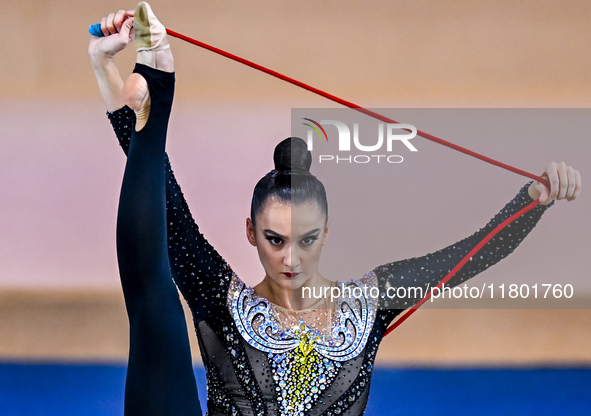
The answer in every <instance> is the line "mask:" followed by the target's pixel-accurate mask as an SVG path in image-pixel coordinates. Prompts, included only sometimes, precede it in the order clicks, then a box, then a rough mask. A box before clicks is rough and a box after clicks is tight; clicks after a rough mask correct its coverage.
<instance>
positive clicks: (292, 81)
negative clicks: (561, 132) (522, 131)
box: [166, 29, 550, 336]
mask: <svg viewBox="0 0 591 416" xmlns="http://www.w3.org/2000/svg"><path fill="white" fill-rule="evenodd" d="M166 33H168V34H169V35H170V36H174V37H175V38H179V39H181V40H184V41H186V42H189V43H191V44H193V45H196V46H199V47H201V48H204V49H207V50H209V51H212V52H215V53H217V54H219V55H222V56H225V57H226V58H230V59H232V60H234V61H236V62H240V63H241V64H244V65H247V66H249V67H251V68H254V69H257V70H259V71H261V72H264V73H266V74H269V75H272V76H274V77H275V78H279V79H280V80H283V81H286V82H289V83H290V84H293V85H296V86H298V87H300V88H303V89H305V90H308V91H311V92H313V93H314V94H318V95H320V96H322V97H325V98H328V99H329V100H331V101H334V102H336V103H339V104H342V105H344V106H345V107H349V108H353V109H355V110H357V111H359V112H361V113H364V114H367V115H368V116H370V117H373V118H375V119H378V120H380V121H384V122H386V123H397V124H399V122H398V121H394V120H392V119H390V118H388V117H385V116H383V115H381V114H378V113H376V112H373V111H371V110H368V109H366V108H363V107H361V106H359V105H357V104H354V103H352V102H350V101H346V100H343V99H342V98H339V97H337V96H334V95H332V94H329V93H327V92H324V91H322V90H319V89H318V88H314V87H312V86H311V85H308V84H304V83H303V82H300V81H298V80H295V79H293V78H290V77H288V76H286V75H283V74H280V73H279V72H276V71H273V70H272V69H269V68H265V67H264V66H261V65H259V64H256V63H254V62H252V61H249V60H247V59H244V58H241V57H239V56H236V55H234V54H231V53H229V52H226V51H223V50H221V49H218V48H216V47H214V46H211V45H208V44H206V43H203V42H200V41H198V40H195V39H192V38H190V37H188V36H185V35H181V34H180V33H177V32H174V31H172V30H170V29H166ZM417 135H418V136H421V137H424V138H425V139H428V140H431V141H433V142H436V143H439V144H442V145H444V146H447V147H450V148H452V149H454V150H457V151H459V152H462V153H465V154H467V155H470V156H473V157H475V158H478V159H480V160H483V161H485V162H487V163H490V164H493V165H495V166H498V167H500V168H503V169H506V170H509V171H511V172H514V173H517V174H519V175H522V176H526V177H528V178H531V179H534V180H536V181H538V182H540V183H542V184H544V186H546V188H548V189H550V183H549V182H548V181H547V180H545V179H544V178H542V177H540V176H537V175H534V174H533V173H529V172H526V171H524V170H521V169H518V168H516V167H513V166H510V165H507V164H505V163H502V162H499V161H497V160H495V159H491V158H490V157H487V156H484V155H481V154H479V153H476V152H473V151H471V150H468V149H466V148H464V147H461V146H458V145H456V144H453V143H450V142H448V141H445V140H443V139H440V138H439V137H436V136H433V135H431V134H428V133H425V132H422V131H420V130H417ZM539 203H540V201H539V200H537V201H533V202H532V203H531V204H529V205H528V206H526V207H525V208H523V209H521V210H520V211H519V212H516V213H515V214H513V215H512V216H510V217H509V218H507V219H506V220H505V221H503V222H502V223H501V224H499V225H498V226H497V227H495V229H494V230H492V231H491V232H490V233H489V234H488V235H487V236H486V237H485V238H484V239H483V240H482V241H481V242H480V243H478V244H477V245H476V246H475V247H474V248H473V249H472V250H471V251H470V252H469V253H468V254H467V255H466V256H465V257H464V258H463V259H462V261H460V262H459V263H458V264H457V265H456V266H455V267H454V268H453V269H452V270H451V271H450V272H449V273H448V274H447V276H445V277H444V278H443V280H441V282H439V284H438V285H437V286H436V287H437V288H441V287H442V285H443V284H444V283H447V282H448V281H449V279H451V278H452V277H453V276H454V275H455V274H456V273H457V272H458V270H460V268H462V266H463V265H464V264H466V262H468V260H469V259H470V257H472V256H473V255H474V254H476V252H478V250H480V249H481V248H482V247H483V246H484V245H485V244H486V243H487V242H488V241H490V239H491V238H493V237H494V236H495V235H496V234H497V233H498V232H499V231H501V230H502V229H503V228H505V227H506V226H507V225H508V224H510V223H511V222H513V221H514V220H515V219H517V218H519V217H520V216H522V215H523V214H525V213H526V212H528V211H529V210H531V209H533V208H535V207H536V206H538V205H539ZM430 297H431V292H428V293H427V294H426V295H425V296H424V297H423V298H422V299H421V300H420V301H419V302H418V303H417V304H416V305H415V306H414V307H413V308H412V309H409V310H407V311H406V312H405V313H404V314H403V315H402V316H401V317H400V318H399V319H397V320H396V321H395V322H394V323H393V324H392V325H390V327H389V328H388V330H387V331H386V332H385V334H384V336H386V335H388V334H389V333H390V332H392V331H393V330H394V329H396V328H398V327H399V326H400V324H402V322H404V321H405V320H406V319H408V317H409V316H410V315H412V314H413V313H414V312H415V311H416V310H417V308H419V307H420V306H421V305H422V304H423V303H425V302H426V301H427V300H428V299H429V298H430Z"/></svg>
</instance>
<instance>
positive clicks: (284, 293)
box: [254, 272, 332, 310]
mask: <svg viewBox="0 0 591 416" xmlns="http://www.w3.org/2000/svg"><path fill="white" fill-rule="evenodd" d="M331 284H332V282H331V281H330V280H327V279H325V278H324V277H323V276H322V275H321V274H320V273H318V272H316V274H315V275H314V276H313V277H312V278H311V279H309V280H308V281H306V282H305V283H304V284H303V285H302V286H301V287H299V288H297V289H291V288H285V287H283V286H281V285H278V284H277V283H276V282H274V281H273V279H271V278H270V277H269V276H268V275H265V278H264V279H263V281H262V282H261V283H259V284H258V285H256V286H255V287H254V290H255V293H256V294H257V295H259V296H262V297H264V298H267V299H268V300H269V301H270V302H272V303H274V304H276V305H279V306H281V307H282V308H286V309H293V310H301V309H309V308H311V307H312V306H314V305H315V304H316V303H318V301H319V300H320V299H318V298H314V297H312V296H308V293H309V292H308V291H306V295H307V296H305V297H304V296H302V293H304V288H314V287H316V288H319V287H320V288H323V287H329V286H331Z"/></svg>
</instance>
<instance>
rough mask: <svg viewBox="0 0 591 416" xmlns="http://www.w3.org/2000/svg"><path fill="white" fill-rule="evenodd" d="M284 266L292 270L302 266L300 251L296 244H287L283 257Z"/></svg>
mask: <svg viewBox="0 0 591 416" xmlns="http://www.w3.org/2000/svg"><path fill="white" fill-rule="evenodd" d="M283 265H284V266H285V267H287V268H289V269H290V270H295V269H296V268H297V267H298V266H299V265H300V262H299V254H298V249H297V245H296V244H295V243H294V244H286V246H285V253H284V255H283Z"/></svg>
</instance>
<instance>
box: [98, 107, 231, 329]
mask: <svg viewBox="0 0 591 416" xmlns="http://www.w3.org/2000/svg"><path fill="white" fill-rule="evenodd" d="M107 116H108V118H109V121H110V122H111V125H112V126H113V130H114V131H115V135H116V136H117V139H118V140H119V144H120V146H121V148H122V149H123V152H124V153H125V154H126V155H127V151H128V149H129V144H130V140H131V132H132V129H133V128H134V126H135V113H134V112H133V110H131V109H130V108H129V107H127V106H125V107H123V108H121V109H119V110H116V111H113V112H111V113H107ZM164 169H165V171H166V217H167V228H168V230H167V231H168V256H169V262H170V266H171V270H172V275H173V278H174V280H175V283H176V285H177V286H178V288H179V290H180V291H181V293H182V295H183V297H184V298H185V300H186V301H187V303H188V304H189V307H190V308H191V311H192V312H193V316H194V318H195V319H196V320H197V321H198V320H201V319H204V318H205V317H206V315H207V314H208V313H209V312H211V311H212V310H214V309H215V306H216V305H217V304H218V303H219V304H220V305H222V306H223V305H224V301H225V298H226V292H227V289H228V286H229V282H230V277H231V276H232V275H233V272H232V270H231V268H230V266H229V265H228V264H227V262H226V261H225V260H224V259H223V258H222V257H221V256H220V255H219V253H218V252H217V251H216V250H215V249H214V248H213V246H212V245H211V244H209V242H208V241H207V240H206V239H205V237H204V236H203V234H201V232H200V231H199V227H198V225H197V224H196V222H195V220H194V219H193V216H192V215H191V212H190V210H189V206H188V205H187V201H186V200H185V197H184V195H183V193H182V192H181V188H180V186H179V184H178V182H177V180H176V178H175V176H174V172H173V171H172V168H171V165H170V161H169V159H168V155H167V154H166V155H165V166H164ZM214 304H216V305H214Z"/></svg>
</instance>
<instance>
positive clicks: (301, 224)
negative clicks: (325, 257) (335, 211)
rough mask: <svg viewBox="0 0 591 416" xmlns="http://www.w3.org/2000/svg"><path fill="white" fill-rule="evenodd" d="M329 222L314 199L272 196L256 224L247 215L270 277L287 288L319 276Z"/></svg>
mask: <svg viewBox="0 0 591 416" xmlns="http://www.w3.org/2000/svg"><path fill="white" fill-rule="evenodd" d="M326 222H327V221H326V215H325V214H324V213H323V212H322V210H321V208H320V205H318V203H317V202H316V201H314V200H311V201H310V202H306V203H304V204H300V205H291V204H285V203H282V202H278V201H276V200H274V199H270V200H268V201H267V203H266V204H265V206H264V209H263V211H262V212H261V213H260V214H258V216H257V218H256V227H253V225H252V221H251V220H250V219H247V221H246V231H247V237H248V241H249V242H250V243H251V244H252V245H253V246H256V248H257V251H258V253H259V258H260V259H261V263H262V264H263V268H264V269H265V272H266V274H267V276H268V278H270V279H271V280H272V281H273V282H274V283H276V284H277V285H279V286H281V287H282V288H284V289H299V288H300V287H301V286H302V285H303V284H304V283H306V282H308V281H309V280H310V279H314V278H316V277H317V276H318V263H319V261H320V253H321V251H322V246H324V244H325V243H326V239H327V235H328V226H327V224H326ZM313 281H314V280H312V282H313ZM312 282H310V283H312Z"/></svg>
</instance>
